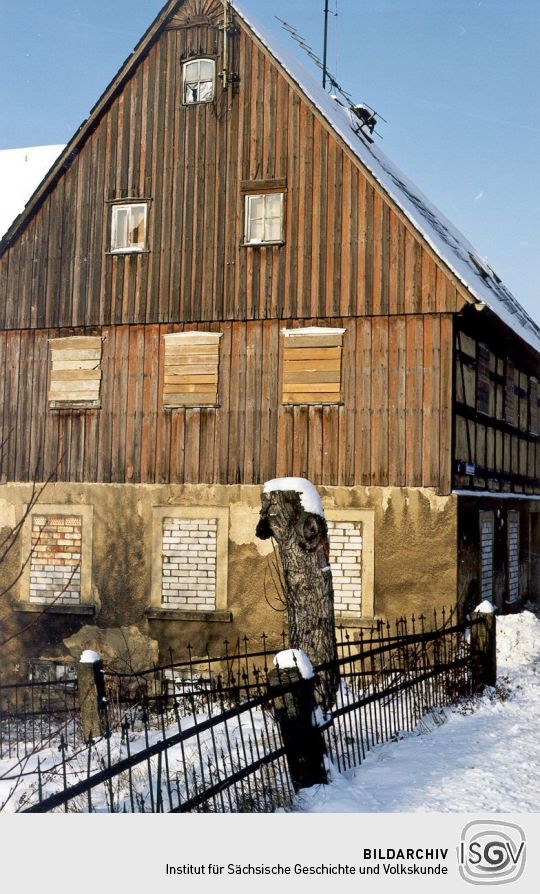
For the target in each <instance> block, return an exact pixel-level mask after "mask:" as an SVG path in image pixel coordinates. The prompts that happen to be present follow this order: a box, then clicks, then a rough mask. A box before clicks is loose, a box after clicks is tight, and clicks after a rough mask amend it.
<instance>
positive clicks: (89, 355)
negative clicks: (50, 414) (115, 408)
mask: <svg viewBox="0 0 540 894" xmlns="http://www.w3.org/2000/svg"><path fill="white" fill-rule="evenodd" d="M49 345H50V349H51V375H50V381H49V407H51V408H53V409H61V408H62V407H99V406H101V402H100V388H101V348H102V339H101V336H99V335H97V336H88V335H74V336H70V337H68V338H53V339H51V340H50V342H49Z"/></svg>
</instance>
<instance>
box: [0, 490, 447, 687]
mask: <svg viewBox="0 0 540 894" xmlns="http://www.w3.org/2000/svg"><path fill="white" fill-rule="evenodd" d="M319 491H320V493H321V496H322V500H323V505H324V508H325V511H327V512H328V516H329V517H331V518H333V519H336V518H340V517H343V518H351V517H354V514H355V512H358V513H359V514H360V515H362V517H363V518H364V519H365V521H366V524H365V536H364V538H363V547H362V553H363V555H364V556H369V555H370V554H371V559H372V568H371V571H370V574H371V575H372V579H371V580H369V575H367V577H366V581H367V583H366V581H363V586H364V584H366V586H367V587H369V588H371V590H372V593H371V602H370V599H369V598H368V595H367V592H366V594H364V592H363V595H362V598H363V600H365V601H364V603H363V605H364V611H366V610H367V615H368V616H367V617H362V618H360V619H356V620H354V619H350V618H349V619H347V626H348V627H349V626H350V627H351V628H352V629H354V627H355V626H356V627H358V626H361V625H367V626H369V625H370V623H371V620H372V618H373V617H376V618H383V619H389V620H392V619H394V618H396V617H399V616H402V615H410V614H411V613H413V612H414V613H415V614H416V615H417V616H418V615H419V614H421V613H422V612H423V613H425V614H427V613H428V612H429V613H430V612H431V611H432V609H433V607H441V606H443V605H444V606H446V607H449V606H451V605H453V604H455V600H456V592H457V558H456V544H457V500H456V498H455V497H453V496H438V495H437V494H436V493H435V491H434V490H431V489H422V488H395V487H394V488H390V487H389V488H379V487H373V488H367V487H354V488H348V487H320V488H319ZM260 493H261V489H260V487H259V486H247V485H238V486H226V485H211V486H209V485H182V486H178V485H142V484H141V485H125V484H118V485H115V484H86V483H81V484H73V483H69V484H68V483H51V484H49V485H47V487H46V489H45V491H44V493H43V496H42V498H41V502H43V503H45V502H46V503H47V504H54V505H55V507H58V506H61V505H65V506H66V510H67V511H74V507H92V514H91V515H90V518H91V519H92V521H91V531H87V532H83V560H85V559H86V561H87V563H88V567H89V568H90V572H89V573H90V575H91V580H90V581H87V582H86V583H87V585H89V587H90V592H91V602H92V604H93V605H94V606H95V608H94V613H93V616H91V617H84V616H81V615H74V614H67V613H62V612H61V611H60V612H56V611H54V612H51V613H48V614H47V615H40V614H39V613H37V612H35V613H30V612H29V611H26V610H25V611H20V608H21V603H22V602H25V601H26V600H27V599H28V595H27V594H26V593H25V592H24V587H25V584H24V578H23V577H21V578H19V579H17V576H18V575H19V573H20V569H21V566H22V564H23V563H24V559H25V556H24V554H23V545H22V544H23V542H24V537H18V538H17V541H16V543H15V546H14V548H13V549H12V550H11V551H10V553H9V554H8V556H7V557H6V560H5V561H4V563H3V564H2V567H0V580H1V584H2V589H4V588H5V587H7V586H9V584H10V583H11V582H12V581H15V583H14V585H13V587H12V589H11V591H10V592H9V593H8V594H7V595H6V596H4V602H5V604H6V605H8V604H9V606H10V610H9V611H3V613H2V616H3V617H2V627H3V634H4V636H3V639H5V638H6V636H7V637H8V638H9V637H11V636H13V635H14V634H16V636H14V638H13V639H11V640H10V641H9V642H8V643H7V645H6V647H5V648H4V649H3V654H2V664H3V666H4V669H6V670H7V669H11V670H13V668H16V667H17V666H18V668H19V673H20V674H24V673H25V666H26V661H27V659H28V658H30V657H38V656H42V657H45V656H46V657H62V656H64V655H66V654H67V650H66V648H65V646H64V644H63V640H64V639H65V638H66V637H68V636H70V635H72V634H73V633H75V632H76V631H77V630H79V629H80V628H81V627H83V625H88V624H92V625H93V624H95V625H97V626H98V627H99V628H103V629H105V628H117V627H120V626H128V625H134V626H136V627H137V628H138V629H139V630H140V631H141V633H144V634H146V635H148V636H150V637H152V638H153V639H155V640H157V641H158V642H159V646H160V659H161V660H164V661H166V660H168V657H169V648H171V649H172V650H173V652H174V653H175V654H178V655H179V656H180V655H181V654H183V653H184V651H185V648H186V646H187V644H188V643H190V644H191V646H192V648H193V650H194V653H195V654H198V655H202V654H204V653H205V650H206V649H207V648H208V649H210V651H212V652H214V653H218V652H221V650H222V648H223V641H224V640H225V639H226V640H228V642H229V644H231V643H234V642H235V641H236V639H237V637H243V636H245V635H247V636H248V637H250V638H251V637H254V638H258V637H260V635H261V634H262V633H263V632H264V633H266V634H267V635H268V636H269V637H270V639H274V640H275V641H276V642H277V641H278V637H279V634H280V632H281V631H282V629H283V626H284V621H285V616H284V614H283V612H280V611H277V610H276V609H279V608H280V607H281V606H280V594H279V587H278V586H276V584H277V581H278V578H277V574H276V567H275V562H276V560H275V557H274V553H273V547H272V544H271V542H270V541H265V542H262V541H258V540H256V538H255V527H256V524H257V520H258V515H259V508H260ZM30 496H31V487H30V486H29V485H24V484H18V485H2V486H1V487H0V527H1V528H2V531H3V533H4V534H6V533H8V532H9V530H10V529H12V528H13V526H14V524H16V522H17V521H18V520H19V519H21V518H22V516H23V512H24V506H25V505H26V504H27V503H28V501H29V499H30ZM183 507H185V508H186V510H187V514H190V513H194V512H195V513H196V512H198V511H200V512H201V513H202V514H210V515H211V514H212V513H211V511H210V510H211V509H212V508H216V509H218V510H219V512H216V515H219V517H220V518H221V519H222V520H223V519H224V520H225V522H224V523H225V524H226V528H225V530H226V531H227V530H228V541H227V542H226V548H225V552H226V562H227V575H226V592H225V601H223V598H222V600H221V605H220V604H219V602H218V608H221V611H219V612H216V613H215V615H214V616H209V615H205V616H204V617H202V618H200V619H199V618H196V619H189V620H188V619H185V618H175V619H172V617H173V616H172V615H171V616H169V617H167V618H166V619H163V618H162V617H155V616H154V617H152V613H151V612H149V611H148V610H149V608H150V607H151V602H152V586H153V583H154V590H155V575H156V568H157V569H158V571H159V567H160V563H159V557H158V561H157V562H156V555H155V536H154V543H153V535H152V532H153V530H154V532H155V528H156V518H160V517H161V518H163V517H166V516H167V514H168V512H169V511H171V514H174V512H178V510H179V509H181V508H183ZM342 512H343V516H341V513H342ZM368 522H369V524H368ZM370 532H371V533H370ZM369 540H371V542H368V541H369ZM85 544H86V547H85ZM85 548H86V550H87V553H86V556H85ZM88 550H90V551H91V556H89V555H88ZM218 555H219V553H218ZM89 560H91V561H89ZM23 607H24V606H23ZM17 609H19V610H17ZM85 610H86V609H85ZM149 614H150V616H148V615H149ZM259 642H260V640H259Z"/></svg>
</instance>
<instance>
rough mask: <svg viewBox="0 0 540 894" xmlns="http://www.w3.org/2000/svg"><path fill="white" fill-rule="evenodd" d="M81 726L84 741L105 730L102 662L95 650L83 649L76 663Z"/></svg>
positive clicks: (97, 735)
mask: <svg viewBox="0 0 540 894" xmlns="http://www.w3.org/2000/svg"><path fill="white" fill-rule="evenodd" d="M77 683H78V693H79V708H80V712H81V726H82V731H83V736H84V740H85V742H89V741H90V739H97V738H98V737H99V736H102V735H103V734H104V733H105V732H106V710H105V709H106V699H105V681H104V678H103V664H102V663H101V658H100V657H99V655H98V653H97V652H93V651H92V650H91V649H85V650H84V652H83V653H82V655H81V657H80V660H79V664H78V665H77Z"/></svg>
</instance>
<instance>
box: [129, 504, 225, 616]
mask: <svg viewBox="0 0 540 894" xmlns="http://www.w3.org/2000/svg"><path fill="white" fill-rule="evenodd" d="M169 518H170V519H181V520H185V521H207V520H215V521H216V522H217V536H216V566H215V568H216V581H215V608H214V609H209V610H197V609H190V608H189V606H186V608H179V607H178V606H176V605H173V604H171V605H167V603H164V602H163V590H162V581H163V523H164V520H165V519H169ZM228 557H229V509H228V507H222V506H154V507H153V508H152V584H151V591H150V606H149V608H148V609H147V612H146V615H147V617H149V618H153V619H160V620H167V619H168V618H169V619H171V620H174V619H179V620H185V621H212V620H215V621H230V620H232V618H231V616H230V613H229V612H228V611H227V581H228Z"/></svg>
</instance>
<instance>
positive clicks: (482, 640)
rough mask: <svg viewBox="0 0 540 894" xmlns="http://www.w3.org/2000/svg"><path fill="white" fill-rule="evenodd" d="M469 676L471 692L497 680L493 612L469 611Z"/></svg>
mask: <svg viewBox="0 0 540 894" xmlns="http://www.w3.org/2000/svg"><path fill="white" fill-rule="evenodd" d="M471 622H472V623H471V665H472V667H471V672H472V673H471V676H472V688H473V692H481V690H482V689H483V688H484V686H495V684H496V682H497V637H496V630H497V622H496V619H495V615H494V613H493V612H472V613H471Z"/></svg>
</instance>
